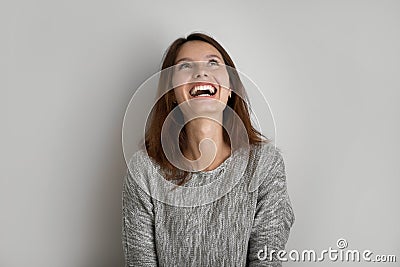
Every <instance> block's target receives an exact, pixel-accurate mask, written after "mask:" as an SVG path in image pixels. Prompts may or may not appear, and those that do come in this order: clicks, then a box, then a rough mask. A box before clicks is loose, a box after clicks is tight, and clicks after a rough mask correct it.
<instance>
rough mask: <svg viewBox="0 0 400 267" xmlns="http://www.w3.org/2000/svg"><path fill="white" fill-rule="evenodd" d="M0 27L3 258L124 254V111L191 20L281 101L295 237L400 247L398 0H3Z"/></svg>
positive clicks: (88, 258)
mask: <svg viewBox="0 0 400 267" xmlns="http://www.w3.org/2000/svg"><path fill="white" fill-rule="evenodd" d="M0 28H1V36H0V39H1V42H0V58H1V59H0V70H1V71H0V77H1V79H0V86H1V98H0V99H1V100H0V109H1V110H0V111H1V154H0V155H1V180H0V212H1V213H0V216H1V217H0V266H1V267H3V266H4V267H17V266H52V267H63V266H65V267H67V266H82V267H87V266H122V265H123V254H122V245H121V190H122V181H123V180H122V179H123V176H124V174H125V172H126V164H125V161H124V158H123V153H122V145H121V127H122V120H123V115H124V112H125V109H126V106H127V104H128V102H129V100H130V98H131V97H132V95H133V93H134V92H135V90H136V89H137V88H138V86H139V85H140V84H141V83H142V82H144V81H145V80H146V79H147V78H148V77H150V75H152V74H154V73H155V72H156V71H157V70H158V69H159V67H160V63H161V58H162V55H163V53H164V51H165V50H166V48H167V46H168V45H169V44H170V43H171V42H172V41H173V40H175V39H176V38H178V37H181V36H184V35H186V34H188V33H190V32H192V31H202V32H206V33H209V34H211V35H212V36H213V37H215V38H216V39H217V40H218V41H220V42H221V43H222V45H223V46H224V47H225V48H226V49H227V50H228V52H229V53H230V54H231V56H232V58H233V60H234V62H235V63H236V65H237V67H238V69H239V70H240V71H242V72H243V73H245V74H246V75H248V76H249V77H251V78H252V80H253V81H254V82H255V83H256V84H257V85H258V86H259V87H260V88H261V90H262V91H263V93H264V95H265V96H266V98H267V99H268V102H269V104H270V106H271V109H272V112H273V115H274V118H275V123H276V130H277V136H276V143H277V145H278V146H279V147H281V148H282V150H283V157H284V159H285V164H286V172H287V181H288V190H289V194H290V197H291V201H292V204H293V207H294V211H295V215H296V221H295V224H294V226H293V228H292V231H291V235H290V238H289V242H288V244H287V251H290V250H292V249H296V250H299V251H301V250H303V249H314V250H316V251H317V252H319V251H321V250H323V249H328V248H329V247H332V248H337V247H336V241H337V240H338V239H339V238H345V239H346V240H347V242H348V248H349V249H358V250H364V249H370V250H372V251H373V252H374V253H375V254H395V255H397V261H398V262H399V261H400V253H399V249H400V228H399V226H398V225H399V220H400V209H399V203H400V194H399V192H398V191H399V188H400V181H399V178H400V175H399V174H400V164H399V156H398V155H399V149H400V145H399V141H398V138H399V136H400V125H399V115H400V105H399V99H400V80H399V77H400V49H399V48H400V2H399V1H248V2H245V1H240V2H239V1H237V2H235V1H193V2H188V1H127V0H126V1H121V0H116V1H50V0H48V1H44V0H37V1H2V2H1V4H0ZM257 115H258V114H257ZM258 116H259V118H260V117H261V118H262V114H261V115H258ZM260 249H261V248H260ZM398 262H397V263H395V264H386V265H385V266H397V264H399V263H398ZM331 264H333V263H332V262H330V261H328V260H326V261H325V262H323V263H317V265H318V266H327V265H331ZM335 264H336V265H340V266H341V265H345V266H352V265H353V266H361V265H363V264H361V265H360V264H355V263H344V262H336V263H335ZM371 264H372V263H371ZM309 265H310V263H308V262H305V263H294V262H288V263H286V266H309ZM374 265H375V264H374ZM371 266H372V265H371Z"/></svg>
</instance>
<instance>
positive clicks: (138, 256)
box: [122, 171, 157, 266]
mask: <svg viewBox="0 0 400 267" xmlns="http://www.w3.org/2000/svg"><path fill="white" fill-rule="evenodd" d="M122 214H123V220H122V244H123V250H124V254H125V266H157V254H156V247H155V240H154V214H153V204H152V202H151V197H150V196H149V195H148V194H147V193H146V192H145V191H144V190H143V189H142V188H140V186H139V185H138V184H137V183H136V182H135V181H134V180H133V178H132V176H131V175H130V173H129V171H128V173H127V174H126V176H125V179H124V185H123V192H122Z"/></svg>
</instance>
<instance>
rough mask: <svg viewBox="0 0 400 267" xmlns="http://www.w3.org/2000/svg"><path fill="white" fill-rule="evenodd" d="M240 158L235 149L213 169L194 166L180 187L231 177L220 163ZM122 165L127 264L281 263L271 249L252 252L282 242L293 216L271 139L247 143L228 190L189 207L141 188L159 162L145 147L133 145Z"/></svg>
mask: <svg viewBox="0 0 400 267" xmlns="http://www.w3.org/2000/svg"><path fill="white" fill-rule="evenodd" d="M241 161H243V159H242V158H241V154H235V153H234V154H232V155H231V156H230V157H229V158H228V159H226V160H225V161H224V162H223V163H222V164H221V165H220V166H218V167H217V168H216V169H214V170H212V171H206V172H196V173H193V174H192V176H191V179H190V180H189V182H188V183H187V184H185V186H199V185H200V186H201V185H205V184H208V183H210V182H212V181H213V180H215V179H217V178H222V179H231V178H232V177H227V175H226V174H227V173H229V172H228V171H227V170H229V169H232V168H235V166H236V165H237V164H238V163H239V162H241ZM129 164H130V165H129V166H130V171H128V172H127V175H126V176H125V180H124V186H123V194H122V201H123V220H122V225H123V227H122V243H123V248H124V254H125V265H126V266H174V267H175V266H179V267H180V266H281V264H282V263H281V262H280V261H279V260H278V259H277V258H276V253H275V254H274V253H272V254H271V255H272V256H273V257H272V259H271V260H270V258H267V259H261V260H260V258H259V257H258V256H257V255H259V256H260V255H261V256H263V255H265V254H263V253H265V252H263V253H262V254H259V251H260V250H264V249H265V248H267V253H268V255H269V253H270V251H271V250H272V249H273V250H276V251H277V250H280V249H284V248H285V244H286V242H287V240H288V237H289V231H290V228H291V226H292V225H293V222H294V213H293V210H292V207H291V203H290V200H289V196H288V192H287V186H286V173H285V165H284V161H283V157H282V155H281V152H280V151H279V150H278V149H277V148H275V147H274V146H273V145H271V144H262V145H251V150H250V157H249V160H248V163H247V166H246V169H245V172H244V174H243V175H242V176H241V177H239V178H240V179H239V180H238V181H239V182H238V183H236V184H235V186H233V188H232V190H230V191H229V192H228V193H227V194H225V195H223V196H222V197H220V198H219V199H217V200H216V201H213V202H211V203H208V204H205V205H200V206H195V207H181V206H174V205H170V204H167V203H165V202H164V201H159V200H157V199H155V198H153V197H151V196H150V195H149V194H147V193H146V192H151V189H150V191H148V190H145V189H146V186H148V187H151V186H150V185H149V184H148V183H143V182H140V181H143V180H146V179H147V180H151V179H152V178H153V177H154V176H156V175H159V168H158V166H157V164H155V163H154V161H152V160H150V159H149V158H148V156H147V154H146V152H145V151H143V150H141V151H138V152H136V153H135V154H134V155H133V157H132V159H131V161H130V163H129ZM139 177H140V179H139ZM254 181H256V183H255V184H256V186H255V187H254ZM251 184H253V187H252V188H251V186H250V185H251ZM143 186H145V187H143ZM147 189H148V188H147Z"/></svg>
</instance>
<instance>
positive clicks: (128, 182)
mask: <svg viewBox="0 0 400 267" xmlns="http://www.w3.org/2000/svg"><path fill="white" fill-rule="evenodd" d="M156 173H157V167H156V164H155V163H154V162H153V160H152V159H151V158H150V156H149V155H148V154H147V151H146V150H144V149H141V150H138V151H136V152H135V153H134V154H132V156H131V158H130V159H129V160H127V171H126V174H125V178H124V186H125V187H126V188H130V189H138V187H140V188H141V189H143V190H144V191H145V192H146V193H148V192H149V184H150V181H149V179H150V178H151V177H154V175H155V174H156ZM138 190H140V189H138Z"/></svg>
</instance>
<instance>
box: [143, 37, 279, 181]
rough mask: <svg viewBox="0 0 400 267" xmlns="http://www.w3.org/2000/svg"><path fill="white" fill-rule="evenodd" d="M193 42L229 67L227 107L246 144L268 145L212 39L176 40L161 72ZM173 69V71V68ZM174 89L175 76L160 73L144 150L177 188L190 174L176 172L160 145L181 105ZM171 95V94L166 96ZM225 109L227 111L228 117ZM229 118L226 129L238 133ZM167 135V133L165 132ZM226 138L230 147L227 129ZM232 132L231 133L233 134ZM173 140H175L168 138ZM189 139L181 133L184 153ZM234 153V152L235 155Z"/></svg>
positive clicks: (238, 82)
mask: <svg viewBox="0 0 400 267" xmlns="http://www.w3.org/2000/svg"><path fill="white" fill-rule="evenodd" d="M190 41H202V42H206V43H208V44H210V45H212V46H213V47H215V48H216V49H217V50H218V51H219V52H220V53H221V55H222V57H223V60H224V64H225V65H226V66H229V67H230V68H228V69H229V70H228V75H229V82H230V86H231V89H232V95H231V97H230V98H229V99H228V102H227V106H229V107H230V108H231V109H233V111H234V112H235V113H236V114H237V115H238V116H239V118H240V119H241V120H242V122H243V125H244V127H245V128H246V132H247V136H248V143H247V144H250V145H252V144H259V143H269V142H270V141H271V140H269V139H268V138H266V137H265V136H264V135H262V134H261V133H260V132H259V131H257V130H256V129H255V128H254V127H253V125H252V122H251V118H250V112H249V106H248V103H249V102H248V97H247V94H246V92H245V89H244V86H243V84H242V82H241V80H240V77H239V74H238V73H237V71H236V67H235V64H234V63H233V61H232V59H231V57H230V56H229V54H228V53H227V52H226V50H225V49H224V48H223V47H222V46H221V45H220V44H219V43H218V42H217V41H216V40H214V39H213V38H212V37H210V36H208V35H206V34H203V33H192V34H190V35H189V36H187V37H186V38H178V39H176V40H175V41H174V42H173V43H172V44H171V45H170V46H169V48H168V49H167V51H166V52H165V54H164V57H163V62H162V66H161V70H166V69H168V68H170V67H172V66H174V65H175V61H176V57H177V55H178V53H179V51H180V48H181V47H182V45H183V44H185V43H187V42H190ZM171 69H172V68H171ZM170 89H173V88H172V72H170V71H166V72H161V74H160V81H159V86H158V101H157V102H156V104H155V105H154V107H153V109H152V111H151V113H150V116H149V120H148V123H147V125H146V131H145V142H144V144H145V146H146V150H147V153H148V155H149V156H150V157H151V158H152V159H153V160H154V161H155V162H156V163H158V164H159V166H160V167H161V169H162V170H163V173H164V176H165V178H166V179H167V180H179V181H178V183H177V184H178V185H183V184H184V183H186V182H187V177H188V172H187V171H183V170H180V169H178V168H176V167H175V166H174V165H173V164H171V162H170V161H169V160H168V159H167V157H166V155H165V153H164V150H163V147H162V144H161V129H162V128H163V124H164V121H165V120H166V118H167V116H168V114H169V113H170V112H171V111H172V110H173V109H174V108H175V107H176V106H177V105H178V104H177V103H176V101H175V99H176V98H175V93H174V90H170ZM167 91H168V92H167ZM225 111H226V109H225V110H224V113H225ZM178 117H180V118H175V119H176V121H177V123H183V122H182V117H183V116H178ZM226 117H227V116H223V119H224V125H227V127H231V129H233V131H235V130H237V127H236V126H235V125H232V123H230V122H229V121H225V119H226ZM166 132H167V134H168V132H169V131H168V130H167V131H166ZM223 132H224V136H223V140H224V142H225V143H226V144H228V145H229V146H230V145H231V143H230V138H229V135H228V134H227V131H226V129H223ZM231 132H232V131H231ZM169 138H170V139H171V140H172V139H173V138H174V136H169ZM187 143H188V142H187V135H186V131H185V127H183V128H182V131H181V132H180V133H179V146H180V149H181V151H182V149H185V148H186V147H187ZM232 152H233V151H232Z"/></svg>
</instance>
